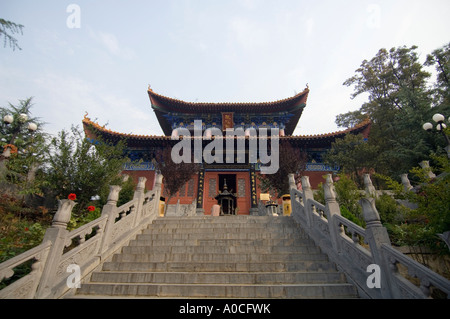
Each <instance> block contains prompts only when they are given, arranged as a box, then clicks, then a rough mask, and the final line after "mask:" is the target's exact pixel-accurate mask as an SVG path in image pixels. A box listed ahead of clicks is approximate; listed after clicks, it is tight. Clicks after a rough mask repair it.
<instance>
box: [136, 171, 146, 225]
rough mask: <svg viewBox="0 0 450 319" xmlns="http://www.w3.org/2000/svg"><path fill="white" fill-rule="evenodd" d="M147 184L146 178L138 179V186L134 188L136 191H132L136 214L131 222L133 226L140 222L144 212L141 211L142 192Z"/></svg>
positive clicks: (142, 202) (143, 195)
mask: <svg viewBox="0 0 450 319" xmlns="http://www.w3.org/2000/svg"><path fill="white" fill-rule="evenodd" d="M146 182H147V178H146V177H139V180H138V184H137V186H136V190H135V191H134V195H133V199H137V205H136V206H137V207H136V213H135V217H134V220H133V226H136V225H137V224H139V222H140V221H141V219H142V217H143V214H144V212H143V211H142V205H143V204H144V197H145V194H144V190H145V183H146Z"/></svg>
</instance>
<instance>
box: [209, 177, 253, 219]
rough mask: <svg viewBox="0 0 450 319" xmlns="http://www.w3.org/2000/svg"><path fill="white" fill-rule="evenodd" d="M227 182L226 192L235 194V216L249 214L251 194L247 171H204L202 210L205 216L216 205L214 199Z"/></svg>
mask: <svg viewBox="0 0 450 319" xmlns="http://www.w3.org/2000/svg"><path fill="white" fill-rule="evenodd" d="M225 180H226V182H227V186H228V191H230V192H233V193H236V196H237V204H236V214H237V215H248V214H250V205H251V202H250V201H251V193H250V176H249V172H248V171H243V172H224V171H206V172H205V180H204V185H205V188H204V193H203V194H204V197H203V198H204V202H203V208H204V210H205V215H210V214H211V209H212V206H213V205H215V204H217V200H216V199H215V197H216V196H217V195H218V194H219V192H220V191H222V189H223V183H224V182H225Z"/></svg>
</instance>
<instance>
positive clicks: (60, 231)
mask: <svg viewBox="0 0 450 319" xmlns="http://www.w3.org/2000/svg"><path fill="white" fill-rule="evenodd" d="M75 205H76V203H75V202H74V201H72V200H70V199H62V200H60V201H59V203H58V210H57V211H56V213H55V216H54V217H53V222H52V226H51V227H50V228H48V229H47V231H46V232H45V235H44V239H43V240H42V242H43V243H45V242H46V241H51V242H52V247H51V249H50V252H49V254H48V258H47V263H46V265H45V267H44V272H43V273H42V277H41V282H40V284H39V288H38V291H37V294H36V296H37V298H45V297H47V296H49V295H50V294H51V288H52V287H53V286H54V284H55V282H54V281H55V280H56V272H57V268H58V266H59V263H60V260H61V256H62V255H63V251H64V247H65V246H66V240H67V235H68V234H69V231H68V230H67V224H68V223H69V221H70V217H71V215H72V209H73V207H74V206H75ZM69 244H70V243H69Z"/></svg>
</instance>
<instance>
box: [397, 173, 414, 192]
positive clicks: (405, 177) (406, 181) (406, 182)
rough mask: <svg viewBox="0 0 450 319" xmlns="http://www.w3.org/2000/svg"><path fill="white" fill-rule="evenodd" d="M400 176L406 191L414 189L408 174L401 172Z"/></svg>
mask: <svg viewBox="0 0 450 319" xmlns="http://www.w3.org/2000/svg"><path fill="white" fill-rule="evenodd" d="M400 178H401V179H402V184H403V189H404V190H405V192H409V191H410V190H411V189H413V187H412V185H411V182H410V181H409V178H408V174H401V175H400Z"/></svg>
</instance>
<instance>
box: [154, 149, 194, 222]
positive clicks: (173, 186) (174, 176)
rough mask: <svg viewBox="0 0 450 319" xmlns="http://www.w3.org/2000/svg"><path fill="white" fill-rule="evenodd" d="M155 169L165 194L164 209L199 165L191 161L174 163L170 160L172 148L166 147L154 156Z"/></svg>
mask: <svg viewBox="0 0 450 319" xmlns="http://www.w3.org/2000/svg"><path fill="white" fill-rule="evenodd" d="M155 166H156V169H157V170H158V171H159V172H160V173H161V174H162V176H163V185H164V193H166V194H167V200H166V208H165V212H164V214H166V212H167V207H168V204H169V202H170V200H171V199H172V197H173V196H175V194H176V193H177V192H178V191H179V190H180V188H181V187H182V186H183V185H184V184H186V183H187V182H188V181H189V180H190V179H191V178H192V176H193V175H195V174H197V173H198V172H199V171H200V164H196V163H194V162H193V161H191V162H190V163H184V162H181V163H175V162H174V161H173V160H172V146H170V145H166V146H165V147H164V149H163V150H162V151H160V152H159V153H158V154H156V158H155Z"/></svg>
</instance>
